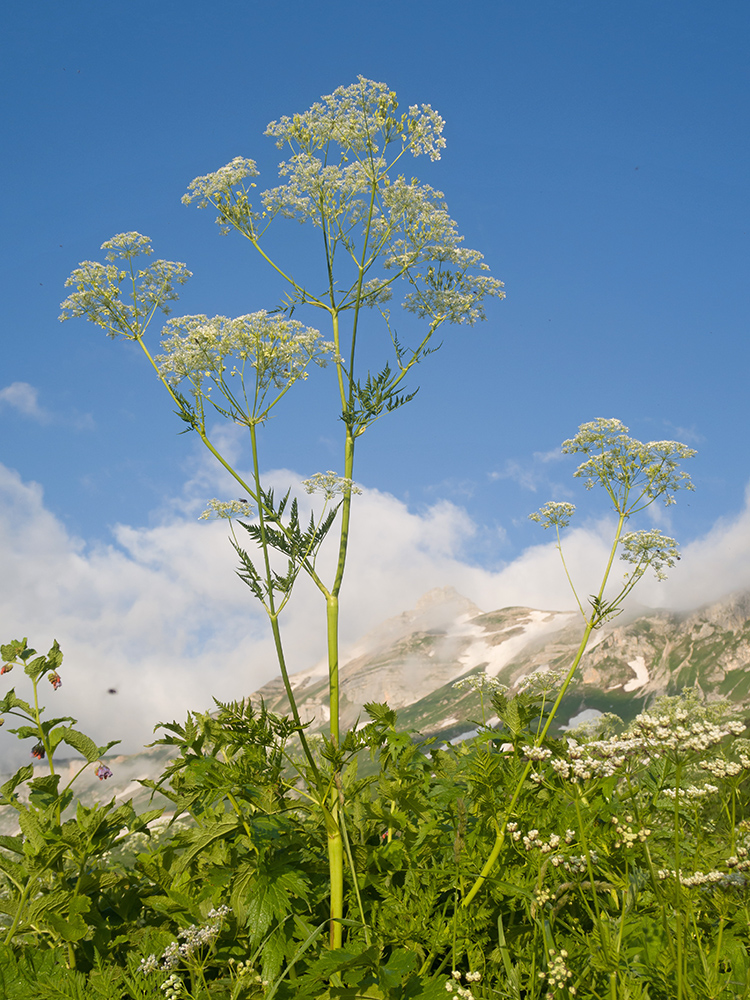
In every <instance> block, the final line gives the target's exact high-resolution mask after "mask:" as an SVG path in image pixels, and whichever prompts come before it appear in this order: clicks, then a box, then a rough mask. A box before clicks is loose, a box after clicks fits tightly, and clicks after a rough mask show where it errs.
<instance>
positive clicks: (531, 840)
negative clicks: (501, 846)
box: [505, 822, 575, 854]
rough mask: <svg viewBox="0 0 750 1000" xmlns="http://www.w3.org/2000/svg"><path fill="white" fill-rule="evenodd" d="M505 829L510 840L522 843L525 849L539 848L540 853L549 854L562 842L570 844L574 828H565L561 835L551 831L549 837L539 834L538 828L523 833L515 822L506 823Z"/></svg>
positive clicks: (573, 836) (573, 837) (572, 839)
mask: <svg viewBox="0 0 750 1000" xmlns="http://www.w3.org/2000/svg"><path fill="white" fill-rule="evenodd" d="M505 829H506V830H507V831H508V833H509V834H510V835H511V839H512V840H514V841H516V843H518V842H519V841H521V842H522V843H523V847H524V850H525V851H533V850H539V851H541V853H542V854H550V853H551V852H552V851H555V850H557V848H558V847H559V846H560V844H561V843H562V842H565V843H566V844H572V843H573V841H574V840H575V830H566V831H565V834H564V835H563V836H562V837H561V836H560V835H559V834H557V833H552V834H550V836H549V837H546V838H543V837H540V836H539V830H536V829H534V830H528V831H527V832H526V833H524V832H523V830H520V829H519V828H518V823H516V822H511V823H508V824H507V825H506V827H505Z"/></svg>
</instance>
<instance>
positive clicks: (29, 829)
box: [18, 809, 47, 854]
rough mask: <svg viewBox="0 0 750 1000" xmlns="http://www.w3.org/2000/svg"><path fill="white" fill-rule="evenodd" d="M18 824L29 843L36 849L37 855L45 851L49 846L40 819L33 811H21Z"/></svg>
mask: <svg viewBox="0 0 750 1000" xmlns="http://www.w3.org/2000/svg"><path fill="white" fill-rule="evenodd" d="M18 824H19V826H20V827H21V832H22V833H23V835H24V836H25V837H26V840H27V842H29V843H30V844H31V846H32V847H33V848H34V849H35V853H37V854H38V853H39V852H40V851H43V850H44V848H45V847H46V845H47V841H46V840H45V839H44V832H43V831H42V827H41V825H40V823H39V818H38V817H37V815H36V813H35V812H34V811H33V810H32V809H19V811H18Z"/></svg>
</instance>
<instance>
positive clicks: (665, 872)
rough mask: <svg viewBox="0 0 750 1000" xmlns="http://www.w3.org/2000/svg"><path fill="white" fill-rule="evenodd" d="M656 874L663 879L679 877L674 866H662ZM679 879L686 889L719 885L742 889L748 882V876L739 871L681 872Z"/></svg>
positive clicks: (723, 887)
mask: <svg viewBox="0 0 750 1000" xmlns="http://www.w3.org/2000/svg"><path fill="white" fill-rule="evenodd" d="M656 875H657V878H659V879H661V880H662V881H665V880H667V879H676V878H677V877H678V875H677V872H676V871H675V870H674V869H672V868H660V869H659V870H658V871H657V873H656ZM679 880H680V885H682V886H684V887H685V888H686V889H695V888H696V887H700V886H708V887H711V886H718V887H719V888H721V889H741V888H744V887H745V886H746V885H747V883H748V878H747V876H746V875H743V874H741V873H740V872H739V871H734V872H720V871H711V872H693V874H692V875H685V874H683V873H682V872H680V874H679Z"/></svg>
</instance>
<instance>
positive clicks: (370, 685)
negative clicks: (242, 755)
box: [0, 587, 750, 832]
mask: <svg viewBox="0 0 750 1000" xmlns="http://www.w3.org/2000/svg"><path fill="white" fill-rule="evenodd" d="M582 628H583V626H582V619H581V615H580V613H579V612H577V611H576V612H572V611H565V612H560V611H539V610H536V609H532V608H521V607H511V608H502V609H501V610H498V611H490V612H483V611H481V610H480V609H479V608H478V607H476V605H474V604H472V602H471V601H469V600H468V599H467V598H465V597H462V596H461V595H460V594H458V593H456V591H455V590H453V589H452V588H450V587H445V588H442V589H437V590H432V591H430V592H429V593H428V594H425V595H424V597H423V598H422V599H421V600H420V601H419V602H418V604H417V606H416V607H415V608H413V609H412V610H409V611H405V612H404V613H403V614H401V615H398V616H396V617H395V618H391V619H388V620H387V621H385V622H383V623H382V624H381V625H379V626H378V627H377V628H375V629H374V630H373V631H371V632H369V633H368V634H367V635H365V636H363V637H362V638H361V639H360V640H359V641H358V642H357V643H356V644H355V645H354V646H353V647H351V648H350V649H348V650H345V651H344V655H343V656H342V666H341V670H340V680H341V724H342V728H344V727H350V726H352V725H355V724H356V723H357V720H358V719H360V720H362V722H364V721H366V714H365V713H364V711H363V706H364V705H365V704H366V703H367V702H369V701H376V702H387V703H388V704H389V705H390V706H391V708H394V709H396V710H397V711H398V715H399V725H400V726H402V727H404V728H408V729H414V730H416V731H417V732H419V733H422V734H423V735H425V736H438V737H440V738H441V739H445V740H451V739H453V740H455V739H458V738H461V737H462V736H464V735H468V734H469V733H470V732H472V731H473V730H474V729H475V727H476V723H477V721H482V720H484V721H488V722H490V721H492V719H491V711H492V709H491V707H490V706H489V704H488V703H487V702H486V703H485V704H483V703H482V697H481V695H480V694H479V693H478V692H477V691H476V690H473V689H472V688H469V687H462V688H456V687H455V686H454V685H455V682H456V681H457V680H459V679H461V678H463V677H467V676H470V675H472V674H478V673H481V672H485V673H486V674H488V675H490V676H492V677H494V678H496V679H497V680H498V681H499V682H501V683H503V684H505V685H507V686H508V687H509V688H510V689H518V687H519V686H522V685H523V683H524V681H525V680H526V679H527V678H528V677H529V676H530V675H532V674H534V673H539V672H545V671H549V670H558V669H567V667H568V666H569V665H570V663H571V661H572V658H573V656H574V655H575V652H576V649H577V648H578V644H579V642H580V639H581V634H582ZM292 684H293V688H294V692H295V695H296V697H297V701H298V705H299V707H300V711H301V714H302V716H303V719H304V720H305V721H310V722H311V726H310V730H311V731H312V732H315V731H323V730H325V728H326V723H327V721H328V715H329V710H328V669H327V664H326V663H324V662H321V663H319V664H317V665H316V666H315V667H313V668H312V669H310V670H306V671H302V672H301V673H297V674H295V675H294V676H293V677H292ZM694 684H697V685H698V686H699V688H700V689H701V690H702V691H703V693H704V694H705V696H706V697H708V698H717V697H726V698H729V699H730V700H732V701H735V702H737V703H740V704H743V705H744V704H748V705H749V706H750V593H739V594H733V595H730V596H729V597H727V598H725V599H724V600H722V601H719V602H717V603H715V604H711V605H708V606H706V607H703V608H700V609H698V610H695V611H691V612H679V613H678V612H670V611H663V610H646V609H643V608H640V609H639V608H635V609H632V610H631V611H630V612H629V613H628V614H627V616H625V615H623V616H622V617H620V618H616V619H614V620H612V621H610V622H608V623H607V624H606V625H604V626H603V627H602V628H601V629H600V630H599V631H598V632H597V633H595V634H594V636H592V639H591V642H590V644H589V648H588V650H587V652H586V654H585V656H584V659H583V661H582V664H581V670H580V676H579V678H578V679H577V681H576V683H575V684H574V685H573V686H572V687H571V689H570V690H569V692H568V694H567V696H566V698H565V700H564V701H563V703H562V706H561V711H560V713H559V721H560V725H561V727H562V728H565V727H569V726H573V725H575V724H576V723H577V722H578V721H581V720H583V719H586V718H591V717H593V716H595V715H596V714H598V713H600V712H615V713H617V714H618V715H619V716H621V717H622V718H624V719H630V718H632V717H633V716H634V715H636V714H637V713H638V712H639V711H642V709H643V708H644V707H646V706H647V705H648V704H649V703H650V702H651V701H652V700H653V698H654V697H656V696H657V695H659V694H676V693H678V692H679V691H681V690H682V689H683V688H685V687H689V686H692V685H694ZM251 698H252V701H253V702H256V703H258V704H259V703H260V701H261V699H262V700H263V701H264V703H265V705H266V707H267V708H268V709H270V710H271V711H274V712H279V713H286V712H288V711H289V705H288V702H287V699H286V694H285V691H284V688H283V685H282V682H281V680H280V679H276V680H273V681H271V682H270V683H269V684H266V685H265V686H264V687H262V688H261V689H260V690H259V691H257V692H255V693H254V694H253V695H252V696H251ZM485 701H486V699H485ZM167 756H168V750H167V749H166V748H163V747H157V748H153V749H151V750H145V751H144V752H142V753H141V754H137V755H134V756H129V757H125V756H121V757H114V758H110V759H109V763H110V766H111V767H112V769H113V771H114V772H115V777H114V778H112V779H111V780H110V781H108V782H106V784H104V783H100V782H98V781H96V779H95V778H94V777H93V775H91V776H89V777H88V779H87V782H86V784H85V785H83V786H77V787H79V788H80V791H81V793H82V795H81V797H82V799H83V800H84V801H88V800H93V799H99V800H102V799H109V798H111V797H112V795H113V794H115V795H116V796H117V798H118V799H121V800H126V799H128V798H131V797H132V798H134V799H135V802H136V804H137V805H139V806H140V807H141V808H145V807H146V801H147V799H148V795H149V793H148V792H146V790H144V789H143V788H142V786H140V785H139V784H138V779H139V778H152V779H153V778H155V777H156V776H158V775H159V774H160V773H161V770H162V768H163V766H164V763H165V761H166V759H167ZM69 766H70V767H73V766H74V765H73V762H71V763H70V765H69ZM39 773H43V772H42V769H41V768H40V772H39ZM162 801H163V800H162ZM7 812H9V810H8V809H0V832H4V827H5V826H6V825H7V822H10V821H11V820H12V819H13V817H10V816H8V817H6V816H3V815H2V814H3V813H7Z"/></svg>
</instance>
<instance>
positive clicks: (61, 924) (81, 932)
mask: <svg viewBox="0 0 750 1000" xmlns="http://www.w3.org/2000/svg"><path fill="white" fill-rule="evenodd" d="M90 908H91V900H89V899H86V898H85V897H84V896H73V898H72V899H71V900H70V905H69V912H68V918H67V919H66V918H65V917H61V916H59V915H58V914H56V913H52V912H47V913H45V915H44V920H45V922H46V923H47V924H48V925H49V926H50V927H52V929H53V930H55V931H57V933H58V934H59V935H60V937H61V938H62V939H63V941H71V942H73V941H80V940H81V938H83V937H85V936H86V934H87V933H88V925H87V924H86V922H85V920H84V919H83V917H82V916H81V914H83V913H88V911H89V909H90Z"/></svg>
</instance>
